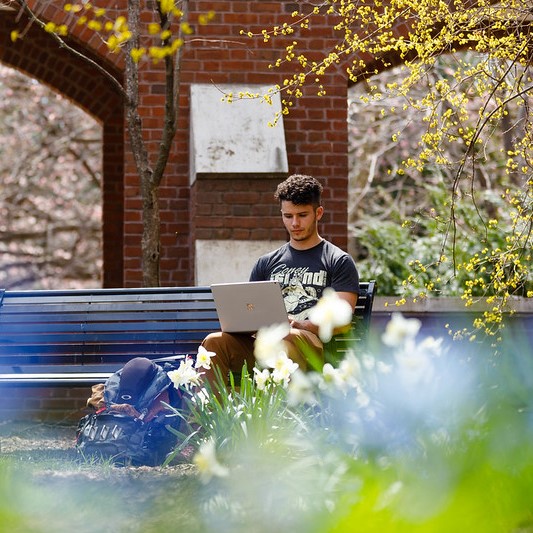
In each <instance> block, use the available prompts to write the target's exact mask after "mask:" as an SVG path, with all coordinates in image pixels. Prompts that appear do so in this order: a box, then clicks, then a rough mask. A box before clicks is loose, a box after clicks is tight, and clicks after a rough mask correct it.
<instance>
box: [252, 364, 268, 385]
mask: <svg viewBox="0 0 533 533" xmlns="http://www.w3.org/2000/svg"><path fill="white" fill-rule="evenodd" d="M269 379H270V370H268V368H264V369H263V370H259V369H258V368H257V367H254V381H255V384H256V386H257V389H258V390H265V388H266V385H267V383H268V380H269Z"/></svg>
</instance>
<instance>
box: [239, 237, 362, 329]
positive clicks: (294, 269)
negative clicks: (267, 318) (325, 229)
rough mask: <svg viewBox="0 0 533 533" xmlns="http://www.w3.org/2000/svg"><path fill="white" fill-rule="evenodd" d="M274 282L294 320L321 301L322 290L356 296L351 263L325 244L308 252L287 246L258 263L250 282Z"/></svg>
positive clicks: (323, 242) (347, 256)
mask: <svg viewBox="0 0 533 533" xmlns="http://www.w3.org/2000/svg"><path fill="white" fill-rule="evenodd" d="M266 280H275V281H277V282H278V283H279V284H280V285H281V291H282V293H283V298H284V300H285V307H286V308H287V312H288V313H289V314H290V315H292V316H294V317H295V318H296V319H297V320H303V319H305V318H308V312H309V309H310V308H311V307H313V306H314V305H315V304H316V303H317V301H318V300H319V299H320V298H321V296H322V293H323V291H324V288H325V287H332V288H333V289H335V290H336V291H337V292H357V291H358V290H359V275H358V273H357V268H356V266H355V263H354V260H353V259H352V257H351V256H350V255H348V254H347V253H346V252H344V251H343V250H341V249H340V248H338V247H337V246H335V245H334V244H332V243H330V242H328V241H322V242H321V243H320V244H317V245H316V246H315V247H313V248H310V249H309V250H296V249H294V248H293V247H292V246H290V244H289V243H287V244H284V245H283V246H282V247H281V248H278V249H277V250H274V251H273V252H270V253H268V254H266V255H263V256H262V257H260V258H259V259H258V260H257V263H256V264H255V266H254V268H253V269H252V273H251V275H250V281H266Z"/></svg>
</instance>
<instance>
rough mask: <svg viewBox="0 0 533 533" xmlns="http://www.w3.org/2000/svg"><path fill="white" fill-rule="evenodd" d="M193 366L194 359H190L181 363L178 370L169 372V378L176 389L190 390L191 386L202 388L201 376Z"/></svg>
mask: <svg viewBox="0 0 533 533" xmlns="http://www.w3.org/2000/svg"><path fill="white" fill-rule="evenodd" d="M193 365H194V361H193V359H191V358H190V357H188V358H187V359H185V361H182V362H181V363H180V366H179V367H178V368H177V370H171V371H170V372H168V377H169V378H170V379H171V381H172V383H174V387H176V389H178V388H179V387H180V386H183V387H185V388H186V389H187V390H189V388H190V387H191V386H194V387H198V386H200V383H201V374H200V373H199V372H197V371H196V370H195V369H194V367H193Z"/></svg>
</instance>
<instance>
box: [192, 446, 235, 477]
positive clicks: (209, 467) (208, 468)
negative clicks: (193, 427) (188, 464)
mask: <svg viewBox="0 0 533 533" xmlns="http://www.w3.org/2000/svg"><path fill="white" fill-rule="evenodd" d="M193 462H194V464H195V465H196V467H197V468H198V473H199V474H200V478H201V479H202V481H203V482H204V483H208V482H209V481H210V480H211V478H213V477H226V476H228V475H229V469H228V468H227V467H226V466H224V465H222V464H220V463H219V461H218V459H217V455H216V445H215V441H214V440H213V439H209V440H206V441H204V442H203V443H202V444H201V445H200V448H199V449H198V452H197V453H196V455H195V456H194V457H193Z"/></svg>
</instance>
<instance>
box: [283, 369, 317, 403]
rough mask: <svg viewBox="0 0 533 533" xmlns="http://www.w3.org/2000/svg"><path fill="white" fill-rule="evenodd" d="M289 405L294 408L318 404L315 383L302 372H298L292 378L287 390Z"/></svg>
mask: <svg viewBox="0 0 533 533" xmlns="http://www.w3.org/2000/svg"><path fill="white" fill-rule="evenodd" d="M287 403H288V404H289V405H292V406H294V405H299V404H308V405H315V404H316V398H315V394H314V387H313V382H312V381H311V380H310V379H309V377H308V376H307V374H305V373H304V372H302V371H301V370H296V371H295V372H294V373H293V374H292V376H291V380H290V382H289V386H288V389H287Z"/></svg>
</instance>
